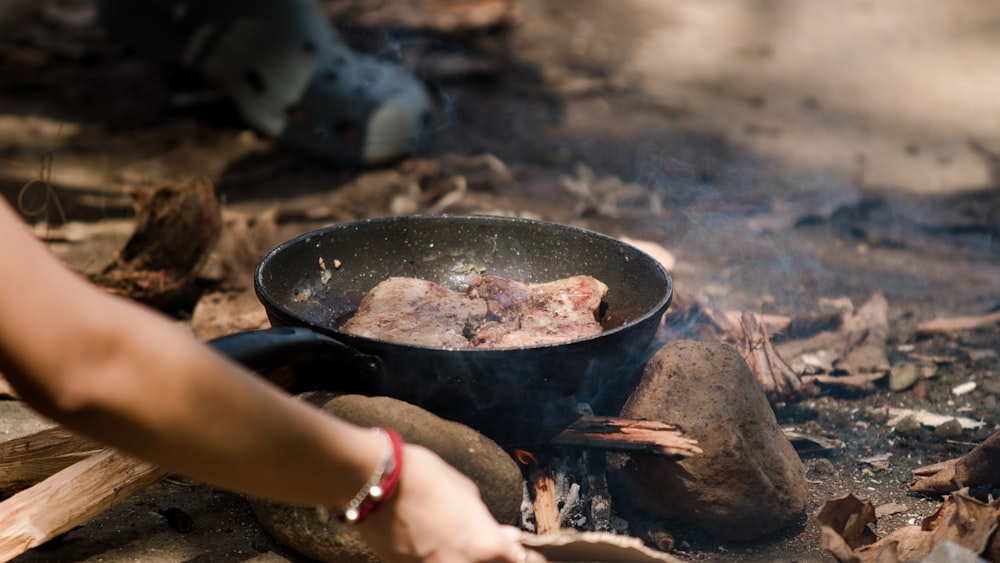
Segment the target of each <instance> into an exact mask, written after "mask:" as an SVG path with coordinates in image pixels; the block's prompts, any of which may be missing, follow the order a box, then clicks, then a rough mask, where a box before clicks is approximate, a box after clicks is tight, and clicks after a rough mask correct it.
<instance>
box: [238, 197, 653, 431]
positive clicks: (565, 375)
mask: <svg viewBox="0 0 1000 563" xmlns="http://www.w3.org/2000/svg"><path fill="white" fill-rule="evenodd" d="M324 268H325V269H324ZM480 273H491V274H496V275H500V276H504V277H509V278H513V279H517V280H521V281H525V282H547V281H552V280H555V279H559V278H563V277H567V276H570V275H575V274H587V275H591V276H594V277H596V278H597V279H599V280H601V281H603V282H604V283H605V284H607V286H608V288H609V291H608V294H607V296H606V298H605V302H606V304H607V309H606V313H605V315H604V317H603V321H602V324H603V325H604V328H605V330H604V332H602V333H601V334H599V335H597V336H593V337H588V338H583V339H578V340H573V341H568V342H566V343H561V344H553V345H545V346H533V347H521V348H495V349H446V348H431V347H425V346H412V345H406V344H399V343H394V342H387V341H380V340H375V339H370V338H364V337H359V336H356V335H353V334H349V333H346V332H342V331H341V330H340V329H339V326H340V324H342V323H343V322H344V321H345V320H346V319H347V318H348V317H349V316H350V315H351V314H352V313H353V312H354V311H355V309H356V308H357V306H358V304H359V303H360V302H361V299H362V298H363V297H364V295H365V293H367V292H368V291H369V290H370V289H371V288H373V287H374V286H375V285H376V284H378V283H379V282H381V281H383V280H385V279H386V278H388V277H390V276H409V277H416V278H421V279H424V280H429V281H433V282H436V283H438V284H440V285H443V286H445V287H447V288H449V289H453V290H458V291H461V290H464V288H465V286H466V285H467V284H468V283H469V282H470V280H472V279H473V278H474V277H475V276H476V275H479V274H480ZM255 288H256V292H257V296H258V298H259V299H260V301H261V302H262V303H263V305H264V307H265V309H266V311H267V315H268V318H269V319H270V321H271V324H272V325H273V326H275V327H304V329H305V330H303V328H297V329H283V330H278V331H277V332H278V333H279V334H278V336H280V337H281V338H285V339H287V340H290V341H294V342H297V343H298V345H300V347H301V348H302V350H303V353H306V352H305V351H306V350H313V349H314V348H315V346H312V343H316V342H319V343H329V344H330V345H331V347H332V349H333V351H334V355H335V356H336V354H344V355H343V357H344V358H345V361H341V362H338V364H339V366H340V367H341V368H342V369H340V370H338V369H337V367H336V366H333V367H332V369H331V370H330V371H331V374H330V377H331V378H332V380H331V381H330V388H334V389H335V388H337V387H338V385H340V384H344V383H352V384H353V383H355V382H354V381H353V380H354V379H357V378H358V377H364V378H369V379H371V381H368V382H367V383H370V384H371V386H372V392H375V393H379V394H385V395H390V396H394V397H397V398H400V399H404V400H407V401H410V402H413V403H416V404H421V405H424V406H427V407H429V408H432V409H433V410H437V411H446V412H447V411H467V410H469V409H483V408H491V407H501V408H503V407H512V406H518V405H523V404H525V403H531V402H535V401H544V400H547V399H553V398H558V397H566V396H570V395H573V394H578V395H581V400H591V401H594V400H597V398H598V397H599V396H600V395H601V394H602V393H603V392H604V391H606V390H608V389H610V390H612V391H615V390H618V391H621V390H622V389H630V388H631V385H633V384H634V380H635V377H636V375H637V374H638V372H639V371H640V368H641V366H642V363H643V362H644V361H645V360H646V359H647V357H648V352H649V351H648V347H649V345H650V342H651V341H652V339H653V337H654V335H655V333H656V330H657V327H658V325H659V323H660V319H661V317H662V315H663V313H664V312H665V311H666V309H667V307H668V305H669V304H670V299H671V293H672V291H671V279H670V276H669V274H668V273H667V272H666V271H665V270H664V269H663V267H662V266H661V265H660V264H659V262H657V261H656V260H654V259H653V258H651V257H650V256H648V255H647V254H645V253H643V252H641V251H639V250H638V249H636V248H634V247H632V246H629V245H627V244H625V243H623V242H621V241H619V240H617V239H614V238H611V237H607V236H604V235H601V234H598V233H594V232H591V231H586V230H583V229H579V228H575V227H569V226H565V225H559V224H555V223H548V222H541V221H532V220H525V219H514V218H505V217H493V216H472V215H436V216H403V217H390V218H381V219H372V220H366V221H359V222H355V223H347V224H341V225H335V226H332V227H328V228H325V229H321V230H318V231H314V232H311V233H307V234H304V235H302V236H299V237H297V238H294V239H292V240H289V241H287V242H285V243H284V244H282V245H280V246H279V247H277V248H275V249H274V250H273V251H271V252H270V253H269V254H267V256H266V257H265V258H264V259H263V260H262V261H261V263H260V265H259V266H258V269H257V272H256V277H255ZM258 336H260V337H261V340H260V341H259V342H258V344H259V345H260V346H261V350H260V353H259V354H258V355H259V356H260V357H261V358H263V357H264V356H266V355H267V354H268V353H269V352H268V351H267V349H268V348H269V347H270V344H269V342H270V340H271V338H270V337H271V336H273V335H272V334H266V335H258ZM328 337H329V338H328ZM330 339H333V340H335V341H336V342H330ZM224 340H225V339H224ZM303 342H305V344H304V345H303ZM223 348H224V346H223ZM369 360H370V361H369ZM366 362H368V363H367V364H366ZM349 363H350V364H351V365H353V366H354V367H350V366H349V365H348V364H349ZM377 364H381V366H378V365H377ZM359 365H371V366H375V367H376V368H377V369H375V370H369V371H368V373H367V374H366V375H361V374H360V372H363V371H365V370H363V369H358V366H359ZM372 373H379V374H380V375H376V376H372V375H371V374H372Z"/></svg>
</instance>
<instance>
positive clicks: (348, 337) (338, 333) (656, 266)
mask: <svg viewBox="0 0 1000 563" xmlns="http://www.w3.org/2000/svg"><path fill="white" fill-rule="evenodd" d="M455 220H461V221H480V222H493V223H498V224H501V223H502V224H507V225H510V224H523V225H531V226H535V227H541V228H546V229H555V230H560V231H568V232H573V233H575V234H578V235H581V236H584V237H589V238H593V239H600V240H602V241H604V242H607V243H610V244H613V245H617V246H619V247H623V248H627V249H629V251H630V252H632V253H633V254H634V255H635V256H638V257H639V258H641V259H642V260H644V261H646V262H647V263H648V265H650V266H651V267H652V269H653V270H654V271H655V272H656V273H657V274H658V275H659V277H660V278H661V279H662V280H663V282H664V291H663V294H662V295H661V296H660V298H659V299H658V300H657V302H656V304H655V305H654V306H653V307H651V308H649V309H648V310H647V311H645V312H644V313H642V314H641V315H639V316H637V317H636V318H634V319H631V320H629V321H628V322H626V323H624V324H621V325H619V326H616V327H613V328H610V329H606V330H604V331H602V332H600V333H598V334H594V335H590V336H585V337H582V338H574V339H572V340H565V341H562V342H555V343H546V344H539V345H534V346H507V347H487V348H472V347H468V348H465V347H461V348H459V347H444V346H426V345H416V344H408V343H404V342H397V341H392V340H381V339H378V338H371V337H367V336H359V335H356V334H352V333H349V332H345V331H342V330H340V329H338V328H335V327H331V326H328V325H323V324H319V323H316V322H313V321H312V320H310V319H308V318H306V317H303V316H301V315H300V314H298V313H295V312H293V311H291V310H289V309H288V308H287V307H285V306H284V305H283V304H282V303H281V302H280V301H279V300H278V299H276V298H275V297H274V295H273V294H272V293H271V292H270V291H269V290H268V289H267V288H266V287H265V285H266V284H265V281H264V274H265V271H266V269H267V267H268V265H269V264H270V263H271V262H272V261H273V260H274V259H275V257H277V256H280V255H281V254H282V253H284V252H286V251H287V249H289V248H291V247H294V246H297V245H300V244H305V243H307V242H308V241H310V240H311V239H313V238H315V237H317V236H323V235H327V233H330V232H334V231H340V230H348V229H359V228H364V227H365V226H368V225H372V224H379V223H391V222H399V221H412V222H420V221H455ZM254 291H255V292H256V294H257V299H258V300H259V301H260V302H261V303H262V304H263V305H264V306H265V308H269V309H273V310H275V311H277V312H278V313H280V314H281V315H282V316H284V317H287V318H290V319H295V321H296V323H297V324H298V325H299V326H305V327H308V328H310V329H313V330H316V331H318V332H320V333H323V334H327V335H330V336H332V337H334V338H337V339H344V340H345V343H347V344H350V342H351V341H359V342H366V343H372V344H373V345H374V344H377V345H379V346H383V347H389V346H391V347H399V348H401V349H407V350H412V351H428V352H447V353H455V352H461V353H464V354H476V355H489V354H498V353H502V354H505V355H506V354H510V353H511V352H529V351H535V350H546V349H554V348H565V347H574V346H585V345H587V344H588V343H591V342H595V341H597V340H602V339H604V338H607V337H611V336H613V335H615V334H618V333H620V332H623V331H626V330H629V329H632V328H635V327H636V326H637V325H642V324H644V323H646V322H648V321H650V319H651V318H652V317H654V316H655V317H657V318H660V317H662V316H663V314H665V313H666V311H667V309H668V308H669V306H670V303H671V301H672V299H673V278H672V276H671V275H670V272H669V271H667V269H666V268H665V267H664V266H663V264H661V263H660V261H659V260H656V259H655V258H653V257H652V256H650V255H649V254H648V253H646V252H644V251H642V250H641V249H639V248H636V247H635V246H633V245H631V244H629V243H627V242H625V241H622V240H621V239H618V238H616V237H612V236H610V235H606V234H604V233H600V232H597V231H594V230H590V229H585V228H583V227H578V226H575V225H567V224H564V223H557V222H554V221H546V220H541V219H529V218H524V217H510V216H505V215H487V214H471V213H464V214H458V213H441V214H436V215H432V214H406V215H387V216H379V217H370V218H365V219H359V220H357V221H348V222H344V223H336V224H333V225H327V226H325V227H320V228H318V229H314V230H312V231H309V232H305V233H302V234H300V235H297V236H295V237H292V238H290V239H288V240H286V241H284V242H282V243H280V244H279V245H278V246H276V247H275V248H273V249H272V250H270V251H269V252H267V253H266V254H265V255H264V257H263V258H262V259H261V260H260V262H258V264H257V267H256V269H255V271H254Z"/></svg>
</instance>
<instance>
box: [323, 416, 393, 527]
mask: <svg viewBox="0 0 1000 563" xmlns="http://www.w3.org/2000/svg"><path fill="white" fill-rule="evenodd" d="M372 431H373V432H374V433H376V434H377V435H378V436H379V437H380V439H381V440H382V455H381V457H380V458H379V461H378V463H377V464H376V466H375V468H374V469H373V470H372V473H371V476H370V477H369V478H368V480H367V481H366V482H365V483H364V484H363V485H362V486H361V488H360V489H359V490H358V491H357V493H356V494H355V495H354V496H353V497H352V498H351V500H350V501H348V503H347V504H346V505H345V506H343V507H342V508H340V509H339V510H337V511H336V512H335V513H334V516H335V517H336V518H337V520H338V521H340V522H342V523H345V524H351V525H354V524H359V523H361V522H362V521H364V520H365V519H366V518H367V517H368V516H369V515H370V514H371V513H372V512H374V511H375V510H376V509H378V508H379V507H380V506H382V505H383V504H385V503H386V502H388V501H389V499H391V498H392V496H393V495H394V494H395V492H396V489H397V487H398V485H399V480H400V476H401V474H402V469H403V439H402V437H401V436H400V435H399V433H397V432H396V431H395V430H392V429H390V428H372Z"/></svg>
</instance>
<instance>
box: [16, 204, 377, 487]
mask: <svg viewBox="0 0 1000 563" xmlns="http://www.w3.org/2000/svg"><path fill="white" fill-rule="evenodd" d="M0 371H2V372H3V373H4V374H5V376H6V377H7V378H8V379H9V380H10V382H11V384H13V385H14V386H15V388H16V389H17V391H18V392H19V394H20V395H21V396H22V397H23V398H24V399H25V400H26V401H27V402H29V404H31V405H32V406H34V407H35V408H37V409H38V410H39V411H41V412H42V413H43V414H45V415H47V416H49V417H51V418H53V419H54V420H56V421H58V422H60V423H63V424H65V425H67V426H69V427H71V428H74V429H76V430H78V431H80V432H82V433H85V434H87V435H89V436H90V437H92V438H95V439H97V440H100V441H102V442H104V443H107V444H109V445H112V446H116V447H120V448H121V449H123V450H125V451H127V452H129V453H132V454H133V455H136V456H139V457H142V458H144V459H147V460H149V461H152V462H154V463H157V464H160V465H162V466H163V467H165V468H167V469H169V470H171V471H176V472H178V473H181V474H184V475H187V476H190V477H192V478H196V479H199V480H203V481H205V482H208V483H212V484H216V485H219V486H223V487H226V488H229V489H234V490H239V491H241V492H244V493H248V494H252V495H259V496H267V497H270V498H274V499H278V500H284V501H286V502H291V503H308V504H319V503H323V504H331V505H334V506H336V505H338V504H340V503H341V502H346V500H347V499H349V498H350V497H351V496H352V495H353V494H354V493H355V492H356V490H357V489H358V488H359V487H360V485H361V484H362V483H363V482H364V481H365V480H366V479H367V478H368V475H369V473H370V471H371V469H372V468H373V467H374V466H375V464H376V463H377V460H378V458H379V455H380V453H381V451H380V448H381V442H380V440H378V439H377V437H374V436H372V435H370V434H369V433H368V432H367V431H365V430H362V429H359V428H357V427H354V426H351V425H348V424H346V423H344V422H343V421H340V420H337V419H334V418H332V417H329V416H327V415H325V414H323V413H322V412H320V411H318V410H316V409H314V408H312V407H311V406H309V405H306V404H302V403H300V402H298V401H295V400H294V399H292V398H290V397H288V396H287V395H285V394H284V393H283V392H281V391H280V390H278V389H276V388H274V387H272V386H270V384H268V383H266V382H264V381H262V380H260V379H259V378H256V377H255V376H253V375H251V374H249V373H247V372H245V371H244V370H242V369H241V368H239V367H238V366H236V365H234V364H232V363H230V362H229V361H228V360H226V359H225V358H223V357H221V356H220V355H218V354H216V353H214V352H213V351H212V350H211V349H210V348H208V347H207V346H205V345H202V344H200V343H198V342H197V341H195V340H194V339H193V338H192V337H190V336H189V335H188V334H186V333H185V332H183V331H182V330H181V329H180V328H179V327H177V326H176V325H175V324H174V323H173V322H172V321H170V320H169V319H167V318H166V317H163V316H161V315H159V314H158V313H155V312H153V311H151V310H149V309H146V308H144V307H141V306H139V305H136V304H134V303H131V302H128V301H126V300H123V299H120V298H116V297H112V296H110V295H107V294H105V293H103V292H101V291H100V290H98V289H97V288H95V287H93V286H92V285H90V284H89V283H88V282H86V281H85V280H83V279H82V278H80V277H79V276H77V275H76V274H74V273H72V272H70V271H69V270H68V269H67V268H66V267H65V266H64V265H62V264H61V263H59V261H58V260H57V259H55V258H54V257H53V256H52V255H51V254H50V253H49V252H48V251H47V249H45V248H44V247H43V246H42V245H41V244H40V243H39V242H38V241H37V240H36V239H35V238H34V237H33V236H32V235H31V234H30V233H29V232H28V231H27V230H26V229H25V228H24V225H23V224H22V223H21V222H20V221H19V219H17V218H16V217H15V216H14V214H13V213H12V212H11V210H10V209H9V208H8V207H7V206H6V205H5V204H3V203H0ZM289 475H294V476H295V477H294V478H288V476H289Z"/></svg>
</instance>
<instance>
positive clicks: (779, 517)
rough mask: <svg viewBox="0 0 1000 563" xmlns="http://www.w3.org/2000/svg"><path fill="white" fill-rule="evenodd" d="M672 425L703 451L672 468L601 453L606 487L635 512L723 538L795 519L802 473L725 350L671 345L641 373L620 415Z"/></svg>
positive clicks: (800, 507) (736, 360)
mask: <svg viewBox="0 0 1000 563" xmlns="http://www.w3.org/2000/svg"><path fill="white" fill-rule="evenodd" d="M621 415H622V416H624V417H629V418H646V419H653V420H659V421H663V422H671V423H677V424H680V425H681V426H682V427H684V428H685V429H686V430H687V433H688V435H689V436H691V437H693V438H696V439H697V440H698V441H699V442H700V446H701V447H702V449H703V450H704V451H705V453H704V454H701V455H696V456H694V457H692V458H688V459H685V460H682V461H678V462H674V461H670V460H668V459H665V458H663V457H661V456H651V455H630V454H609V456H608V470H609V485H610V486H611V488H612V492H613V495H614V498H615V502H616V505H617V503H619V502H624V503H630V505H631V506H632V507H633V508H634V509H635V510H636V511H637V512H638V514H640V515H642V514H647V515H653V516H658V517H663V518H667V519H671V520H677V521H682V522H687V523H690V524H693V525H695V526H698V527H700V528H702V529H704V530H705V531H707V532H709V533H710V534H712V535H714V536H716V537H718V538H722V539H727V540H737V541H743V540H750V539H755V538H761V537H765V536H768V535H771V534H773V533H775V532H778V531H780V530H782V529H784V528H787V527H789V526H790V525H792V524H795V523H797V522H800V521H801V520H802V519H803V517H804V516H805V510H806V502H807V487H806V477H805V466H804V465H803V464H802V461H801V460H800V459H799V457H798V454H796V452H795V449H794V448H793V447H792V445H791V443H790V442H789V441H788V440H787V439H786V438H785V436H784V434H783V433H782V431H781V428H780V427H779V426H778V423H777V420H776V419H775V416H774V412H773V411H772V410H771V406H770V405H769V404H768V402H767V399H766V397H765V396H764V392H763V390H762V389H761V387H760V385H759V384H758V382H757V380H756V378H755V377H754V376H753V374H752V373H751V372H750V369H749V368H748V367H747V364H746V362H745V361H744V360H743V358H742V357H741V356H740V355H739V353H738V352H737V351H736V350H735V349H734V348H733V347H731V346H728V345H725V344H718V343H709V342H693V341H680V342H674V343H671V344H667V345H665V346H664V347H663V348H661V349H660V350H659V351H658V352H657V353H656V354H655V355H654V356H653V358H652V359H651V360H650V361H649V363H648V364H647V365H646V368H645V371H644V373H643V375H642V379H641V381H640V383H639V385H638V386H637V387H636V389H635V391H634V393H633V394H632V395H631V397H630V398H629V400H628V402H627V403H626V405H625V407H624V408H623V410H622V413H621Z"/></svg>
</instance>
